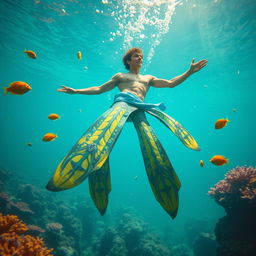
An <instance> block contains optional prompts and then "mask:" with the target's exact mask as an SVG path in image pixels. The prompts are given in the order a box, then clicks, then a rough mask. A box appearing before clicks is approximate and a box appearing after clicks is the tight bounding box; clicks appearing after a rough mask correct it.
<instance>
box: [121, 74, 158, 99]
mask: <svg viewBox="0 0 256 256" xmlns="http://www.w3.org/2000/svg"><path fill="white" fill-rule="evenodd" d="M116 78H117V87H118V88H119V90H120V91H121V92H131V93H133V94H135V95H137V96H138V97H139V98H140V99H142V100H143V101H144V98H145V96H146V93H147V91H148V90H149V87H150V81H151V80H152V79H153V76H151V75H140V74H138V75H137V74H132V73H118V74H117V75H116Z"/></svg>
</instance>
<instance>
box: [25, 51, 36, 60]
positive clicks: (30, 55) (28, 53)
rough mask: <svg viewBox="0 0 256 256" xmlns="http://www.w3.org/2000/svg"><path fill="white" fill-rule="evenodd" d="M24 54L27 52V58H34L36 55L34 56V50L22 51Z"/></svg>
mask: <svg viewBox="0 0 256 256" xmlns="http://www.w3.org/2000/svg"><path fill="white" fill-rule="evenodd" d="M24 52H25V53H26V54H27V56H28V57H29V58H31V59H36V58H37V56H36V53H35V52H34V51H26V50H25V51H24Z"/></svg>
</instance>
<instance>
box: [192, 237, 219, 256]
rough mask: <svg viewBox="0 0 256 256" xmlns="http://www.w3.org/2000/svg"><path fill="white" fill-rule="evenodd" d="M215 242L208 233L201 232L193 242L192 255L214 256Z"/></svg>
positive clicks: (215, 251)
mask: <svg viewBox="0 0 256 256" xmlns="http://www.w3.org/2000/svg"><path fill="white" fill-rule="evenodd" d="M216 249H217V242H216V240H215V236H214V235H213V234H210V233H201V234H200V235H199V236H198V237H197V238H196V240H195V242H194V244H193V252H194V256H205V255H207V256H216V255H217V254H216V253H217V250H216Z"/></svg>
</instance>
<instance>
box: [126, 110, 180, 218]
mask: <svg viewBox="0 0 256 256" xmlns="http://www.w3.org/2000/svg"><path fill="white" fill-rule="evenodd" d="M131 119H132V120H133V123H134V126H135V128H136V131H137V134H138V137H139V141H140V147H141V151H142V154H143V159H144V164H145V168H146V171H147V175H148V179H149V182H150V186H151V188H152V190H153V193H154V195H155V198H156V200H157V201H158V202H159V203H160V204H161V206H162V207H163V208H164V209H165V211H167V213H168V214H169V215H170V216H171V217H172V218H175V216H176V214H177V211H178V205H179V197H178V191H179V188H180V186H181V184H180V181H179V178H178V176H177V175H176V173H175V171H174V169H173V167H172V164H171V162H170V160H169V158H168V156H167V154H166V152H165V150H164V148H163V146H162V145H161V142H160V141H159V139H158V138H157V137H156V135H155V133H154V131H153V129H152V128H151V126H150V125H149V123H148V121H147V119H146V116H145V113H144V112H143V111H139V110H138V111H135V112H134V113H133V114H132V115H131Z"/></svg>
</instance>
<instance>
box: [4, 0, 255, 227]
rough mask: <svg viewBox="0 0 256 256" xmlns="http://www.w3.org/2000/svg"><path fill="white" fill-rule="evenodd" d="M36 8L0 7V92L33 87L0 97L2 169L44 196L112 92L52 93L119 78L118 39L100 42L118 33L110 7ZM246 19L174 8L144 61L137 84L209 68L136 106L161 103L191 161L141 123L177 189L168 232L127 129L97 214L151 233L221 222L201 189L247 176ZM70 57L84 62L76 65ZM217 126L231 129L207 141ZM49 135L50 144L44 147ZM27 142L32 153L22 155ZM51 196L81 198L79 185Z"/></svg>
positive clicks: (230, 10)
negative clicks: (102, 211) (235, 174)
mask: <svg viewBox="0 0 256 256" xmlns="http://www.w3.org/2000/svg"><path fill="white" fill-rule="evenodd" d="M36 2H37V1H28V0H22V1H11V0H8V1H7V0H5V1H1V2H0V10H1V11H0V14H1V16H0V56H1V61H0V74H1V75H0V81H1V86H2V87H5V86H8V84H9V83H11V82H13V81H17V80H20V81H25V82H27V83H28V84H29V85H31V87H32V88H33V89H32V90H31V91H30V92H28V93H27V94H25V95H23V96H17V95H4V93H1V95H0V102H1V103H0V104H1V105H0V106H1V111H0V123H1V132H0V145H1V154H0V163H1V164H0V167H1V168H5V169H8V170H11V171H12V173H13V175H14V176H15V175H19V176H22V177H23V178H24V179H25V180H26V181H27V182H28V183H32V184H36V185H37V186H39V187H41V188H44V186H45V185H46V184H47V182H48V180H49V178H50V177H51V175H52V174H53V172H54V170H55V168H56V166H57V165H58V163H59V162H60V161H61V160H62V158H63V157H64V156H65V154H67V153H68V152H69V150H70V149H71V147H72V146H73V145H74V143H75V142H76V141H77V140H78V139H79V138H80V136H81V135H82V134H83V133H84V132H85V131H86V129H87V128H88V127H89V126H90V125H91V124H92V122H94V121H95V120H96V119H97V117H98V116H99V115H101V114H102V113H103V112H104V111H106V110H107V109H108V107H109V106H110V105H111V103H112V99H113V96H114V95H115V93H117V92H118V90H117V89H114V90H113V91H110V92H107V93H105V94H101V95H96V96H86V95H68V94H62V93H58V92H57V91H56V89H57V88H59V86H60V85H63V84H64V85H67V86H70V87H73V88H84V87H89V86H97V85H100V84H102V83H104V82H105V81H107V80H109V79H110V78H111V77H112V76H113V75H114V74H115V73H117V72H126V71H125V69H124V67H123V65H122V62H121V58H122V56H123V54H124V52H125V50H126V49H123V48H122V45H123V37H122V36H121V37H118V38H116V39H115V40H114V41H110V40H109V38H110V32H111V31H112V32H113V31H115V30H116V27H117V24H116V21H115V20H114V18H113V17H112V16H111V15H109V12H108V10H107V8H110V7H111V6H112V7H113V5H114V4H113V3H112V5H111V6H110V7H109V6H107V5H103V4H102V3H101V1H92V0H91V1H57V0H56V1H55V3H56V4H54V2H53V1H41V2H40V3H36ZM115 2H116V1H114V3H115ZM60 4H62V5H63V6H64V7H62V6H61V5H60ZM115 4H118V2H116V3H115ZM63 8H65V10H66V12H67V13H69V15H66V14H65V13H63V12H62V11H61V9H63ZM96 9H99V10H103V11H104V13H103V14H100V13H97V12H96ZM255 11H256V6H255V2H254V1H251V0H246V1H238V0H237V1H221V0H219V1H206V0H197V1H192V0H191V1H187V2H186V1H184V2H183V5H179V6H177V7H176V10H175V13H174V15H173V17H172V24H170V28H169V31H168V33H166V34H164V35H163V36H162V38H161V42H160V44H159V45H158V46H156V47H155V53H154V55H153V57H152V58H151V60H150V62H149V63H146V58H145V63H144V64H145V66H146V67H145V68H143V69H142V70H141V73H143V74H152V75H154V76H156V77H158V78H164V79H171V78H172V77H175V76H177V75H180V74H182V73H183V72H185V71H186V70H187V69H188V68H189V64H190V62H191V60H192V58H195V59H196V61H197V60H200V59H204V58H205V59H207V60H208V61H209V62H208V65H207V66H206V67H205V68H204V69H203V70H201V71H200V72H198V73H196V74H194V75H193V76H192V77H190V78H188V80H187V81H185V82H184V83H183V84H182V85H179V86H178V87H175V88H173V89H168V88H165V89H156V88H151V89H150V91H149V93H148V95H147V97H146V101H148V102H161V101H163V102H164V103H165V104H166V106H167V110H166V113H168V114H169V115H170V116H172V117H173V118H175V119H176V120H178V121H179V122H180V123H181V124H182V125H184V126H185V127H186V128H187V129H188V131H189V132H190V133H191V134H192V135H193V136H194V138H195V139H196V140H197V141H198V143H199V145H200V147H201V151H200V152H196V151H192V150H190V149H187V148H185V147H184V146H183V144H182V143H181V142H180V141H179V140H178V138H176V137H175V136H174V135H173V134H172V133H171V132H170V131H169V130H168V129H166V127H164V126H163V125H162V123H160V122H159V121H158V120H156V119H155V118H153V117H148V119H149V122H150V124H151V125H152V127H153V128H154V130H155V131H156V133H157V135H158V137H159V139H160V140H161V142H162V144H163V146H164V148H165V149H166V151H167V153H168V155H169V157H170V160H171V162H172V164H173V166H174V168H175V170H176V172H177V174H178V176H179V178H180V180H181V183H182V187H181V190H180V207H179V212H178V216H177V217H176V219H175V220H174V221H172V220H171V218H170V217H169V216H168V214H167V213H166V212H165V211H164V210H163V209H162V208H161V206H160V205H159V204H158V203H157V201H156V200H155V199H154V196H153V193H152V192H151V189H150V186H149V183H148V180H147V176H146V172H145V168H144V164H143V159H142V155H141V152H140V147H139V143H138V139H137V135H136V132H135V129H134V127H133V125H132V124H131V123H128V124H126V125H125V127H124V129H123V131H122V133H121V135H120V137H119V139H118V141H117V143H116V145H115V147H114V149H113V151H112V153H111V155H110V166H111V179H112V192H111V193H110V197H109V206H108V210H107V215H110V216H111V214H112V212H113V211H114V210H115V209H116V208H118V207H120V206H124V207H133V208H135V209H136V211H137V212H138V214H140V215H141V216H142V218H143V219H144V220H145V221H146V222H148V223H149V224H150V225H152V226H153V227H155V228H160V229H161V228H162V227H164V226H168V227H170V228H171V229H172V230H176V232H178V231H179V230H181V232H182V230H183V227H184V224H185V223H186V221H187V220H188V219H190V218H192V219H193V218H194V219H202V220H210V221H211V222H212V224H213V225H214V224H215V222H216V221H217V220H218V218H220V217H221V216H223V215H224V211H223V209H222V208H221V207H220V206H218V205H217V204H216V203H215V202H214V200H212V199H211V198H210V197H209V196H208V195H207V192H208V190H209V189H210V187H212V186H213V185H214V184H215V183H216V182H218V181H219V180H220V179H222V178H223V177H224V174H225V173H226V172H227V171H229V170H230V169H232V168H234V167H236V166H241V165H252V166H255V165H256V158H255V153H256V152H255V151H256V150H255V145H256V137H255V130H256V111H255V110H256V103H255V96H256V94H255V92H256V89H255V84H256V79H255V76H256V73H255V64H256V61H255V60H256V56H255V53H256V49H255V48H256V47H255V45H256V44H255V31H256V30H255V25H256V21H255ZM147 36H148V37H150V33H148V34H147ZM132 46H139V47H141V48H142V49H145V57H146V56H147V53H148V49H149V48H150V44H149V43H148V42H147V40H144V41H143V42H142V43H138V41H136V39H135V40H134V42H133V44H132ZM24 49H28V50H34V51H35V52H36V53H37V55H38V58H37V59H36V60H33V59H30V58H28V57H27V56H26V55H25V54H24V53H23V51H24ZM78 50H80V51H81V52H82V53H83V59H82V60H80V61H78V59H77V58H76V52H77V51H78ZM85 66H86V67H88V69H85V68H84V67H85ZM50 113H58V114H59V115H60V116H61V118H60V119H59V120H57V121H51V120H49V119H48V118H47V116H48V115H49V114H50ZM219 118H228V119H229V120H230V122H229V123H228V125H227V127H225V128H224V129H221V130H215V129H214V123H215V121H216V120H217V119H219ZM48 132H53V133H56V134H57V135H58V138H57V139H56V140H55V141H53V142H50V143H45V142H42V140H41V139H42V136H43V135H44V134H45V133H48ZM27 142H32V143H33V146H32V147H28V146H27V145H26V143H27ZM216 154H220V155H224V156H226V157H227V158H229V160H230V162H229V164H228V165H225V166H221V167H217V166H214V165H212V164H211V163H210V162H209V159H210V158H211V157H212V156H213V155H216ZM200 160H204V161H205V167H204V168H201V167H200V166H199V161H200ZM135 176H138V178H137V179H136V178H134V177H135ZM46 193H49V192H47V191H46ZM60 194H61V195H62V196H63V197H64V198H65V197H74V196H75V195H77V194H84V196H85V197H88V196H89V192H88V185H87V181H85V182H84V183H82V184H81V185H80V186H78V187H76V188H74V189H71V190H68V191H64V192H60ZM103 219H104V217H103Z"/></svg>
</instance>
